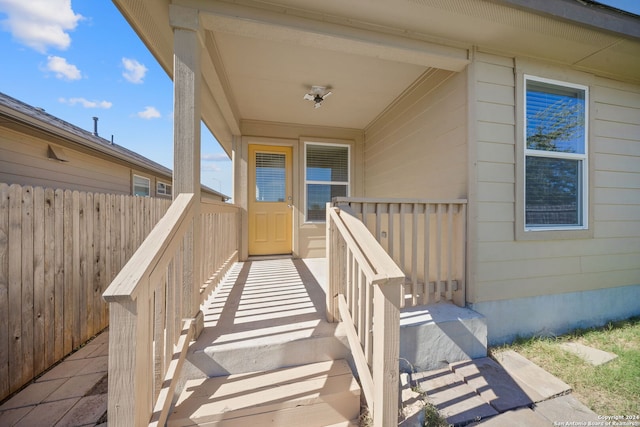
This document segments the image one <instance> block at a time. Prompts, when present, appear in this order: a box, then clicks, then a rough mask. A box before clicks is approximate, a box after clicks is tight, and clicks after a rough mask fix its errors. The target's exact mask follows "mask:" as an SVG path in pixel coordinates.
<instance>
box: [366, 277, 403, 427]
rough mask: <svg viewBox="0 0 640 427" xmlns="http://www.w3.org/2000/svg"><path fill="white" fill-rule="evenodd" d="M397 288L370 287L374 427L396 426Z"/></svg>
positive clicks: (389, 285)
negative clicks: (371, 288)
mask: <svg viewBox="0 0 640 427" xmlns="http://www.w3.org/2000/svg"><path fill="white" fill-rule="evenodd" d="M400 286H402V285H401V283H400V282H399V281H398V282H397V283H396V282H387V283H384V284H374V285H373V310H374V312H373V336H374V337H373V364H372V371H373V372H372V373H373V384H374V391H373V396H374V402H375V403H374V407H373V425H374V426H375V427H386V426H393V425H397V424H398V390H399V388H398V387H399V376H400V372H399V369H400V366H399V357H400V310H399V306H400Z"/></svg>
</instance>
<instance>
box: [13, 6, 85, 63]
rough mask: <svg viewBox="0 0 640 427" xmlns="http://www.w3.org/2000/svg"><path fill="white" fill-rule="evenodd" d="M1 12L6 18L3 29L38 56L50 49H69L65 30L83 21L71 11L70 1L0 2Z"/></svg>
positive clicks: (68, 37)
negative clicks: (35, 51) (36, 52)
mask: <svg viewBox="0 0 640 427" xmlns="http://www.w3.org/2000/svg"><path fill="white" fill-rule="evenodd" d="M0 11H1V12H4V13H5V14H6V15H7V18H6V19H4V20H3V21H2V22H1V24H2V28H3V29H4V30H5V31H9V32H10V33H11V34H12V35H13V37H14V38H16V39H17V40H18V41H19V42H20V43H22V44H25V45H27V46H29V47H31V48H33V49H35V50H37V51H38V52H40V53H45V52H46V51H47V49H48V48H49V47H54V48H56V49H61V50H64V49H66V48H68V47H69V45H70V44H71V37H70V36H69V34H68V31H72V30H74V29H75V28H76V26H77V25H78V21H80V20H81V19H83V16H82V15H80V14H77V13H75V12H74V11H73V9H71V0H28V1H25V0H0Z"/></svg>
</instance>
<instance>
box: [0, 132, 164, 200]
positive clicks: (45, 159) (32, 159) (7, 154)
mask: <svg viewBox="0 0 640 427" xmlns="http://www.w3.org/2000/svg"><path fill="white" fill-rule="evenodd" d="M63 144H64V141H59V140H55V142H54V141H52V140H48V139H45V138H43V137H39V136H34V135H31V134H28V133H22V132H19V131H16V130H13V129H7V128H1V127H0V182H4V183H8V184H20V185H32V186H42V187H49V188H62V189H70V190H78V191H88V192H94V193H109V194H132V188H133V187H132V182H133V181H132V180H133V175H134V174H135V175H139V176H142V177H145V178H148V179H149V180H150V195H151V196H152V197H156V196H157V197H167V198H170V196H163V195H158V194H156V190H157V182H164V183H168V184H170V183H171V179H170V178H167V177H161V176H157V175H155V174H153V173H150V172H148V171H144V170H140V169H138V168H134V167H132V166H127V165H125V164H123V162H114V161H110V160H108V159H105V158H102V157H97V156H93V155H90V154H87V153H84V152H81V151H78V150H75V149H73V148H71V147H70V146H68V145H63ZM49 146H52V147H53V148H54V149H62V152H63V153H64V155H65V156H66V158H67V160H68V161H64V162H62V161H58V160H53V159H50V158H49V152H48V150H49Z"/></svg>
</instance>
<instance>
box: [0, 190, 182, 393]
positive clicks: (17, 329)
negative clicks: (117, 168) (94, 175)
mask: <svg viewBox="0 0 640 427" xmlns="http://www.w3.org/2000/svg"><path fill="white" fill-rule="evenodd" d="M170 203H171V201H170V200H164V199H150V198H141V197H133V196H125V195H109V194H97V193H96V194H94V193H86V192H78V191H71V190H59V189H58V190H53V189H50V188H41V187H30V186H24V187H22V186H19V185H15V184H14V185H11V186H9V185H7V184H0V399H2V398H4V397H6V396H8V395H9V394H10V393H12V392H13V391H15V390H17V389H19V388H20V387H21V386H22V385H24V384H26V383H27V382H29V381H30V380H31V379H32V378H34V377H35V376H36V375H38V374H40V373H41V372H43V371H44V370H45V369H47V368H48V367H50V366H51V365H53V364H54V363H55V362H57V361H58V360H60V359H62V358H63V357H64V356H65V355H67V354H69V353H70V352H71V351H72V350H73V349H75V348H76V347H78V346H79V345H80V344H82V343H84V342H85V341H86V340H87V339H89V338H90V337H92V336H93V335H95V334H96V333H98V332H99V331H101V330H102V329H104V328H105V327H106V326H107V325H108V311H107V304H105V302H104V301H103V299H102V292H103V291H104V290H105V289H106V288H107V286H108V284H109V282H110V281H111V279H113V277H115V275H116V273H117V272H118V271H119V270H120V269H121V268H122V266H123V265H124V264H125V263H126V262H127V260H128V259H129V258H130V257H131V255H132V254H133V253H134V251H135V250H136V248H137V247H138V246H139V245H140V244H141V243H142V241H143V240H144V238H145V237H146V236H147V234H149V232H150V231H151V229H152V227H153V225H154V224H155V223H156V222H157V221H158V220H159V219H160V218H161V217H162V215H163V214H164V213H165V211H166V210H167V208H168V207H169V205H170Z"/></svg>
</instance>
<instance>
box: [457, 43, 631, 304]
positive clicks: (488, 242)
mask: <svg viewBox="0 0 640 427" xmlns="http://www.w3.org/2000/svg"><path fill="white" fill-rule="evenodd" d="M476 61H477V62H476V64H475V65H476V67H475V70H476V84H477V87H478V89H477V92H476V93H477V101H476V106H475V107H476V110H477V113H476V114H477V123H476V133H475V134H476V138H477V160H478V161H477V177H478V180H477V198H478V218H477V224H476V225H477V232H476V234H475V235H473V236H469V238H470V239H476V242H477V258H476V265H475V266H474V267H475V268H474V271H475V280H474V281H473V283H470V284H469V286H473V292H471V293H470V295H473V300H471V301H470V302H472V303H476V302H483V301H496V300H507V299H512V298H519V297H531V296H540V295H551V294H560V293H569V292H579V291H587V290H596V289H604V288H613V287H619V286H625V285H637V284H640V261H639V260H640V87H638V86H637V85H631V84H625V83H620V82H615V81H611V80H608V79H604V78H597V77H594V76H590V75H587V74H585V73H579V72H574V71H571V70H567V69H565V68H556V67H554V66H550V65H546V64H538V63H536V62H535V61H532V60H520V59H518V60H517V62H518V71H519V73H520V72H521V73H526V74H530V75H535V76H538V77H543V78H551V79H558V80H562V81H566V82H571V83H575V84H583V85H586V86H588V87H589V91H590V97H591V102H590V105H589V114H590V121H589V125H590V130H589V144H590V147H589V148H590V153H589V161H590V197H591V200H590V208H591V209H590V212H591V215H592V221H591V225H590V226H591V227H592V231H593V237H589V238H575V239H572V238H568V239H562V240H535V241H527V240H517V241H516V240H515V235H514V230H515V226H516V225H515V215H516V212H517V209H516V205H515V204H516V201H515V197H514V194H515V192H516V187H515V186H516V185H521V180H519V179H516V172H515V171H516V161H518V159H516V158H515V155H514V153H516V152H517V150H516V146H515V144H516V143H519V144H522V141H521V139H519V138H517V135H516V128H515V123H516V117H517V115H516V114H517V113H516V112H517V111H519V110H518V109H517V107H516V105H515V101H514V100H515V99H516V96H515V94H516V92H515V90H516V89H515V87H516V78H518V77H519V75H515V74H514V70H513V60H512V59H510V58H505V57H499V56H494V55H489V54H484V53H478V55H477V56H476ZM509 91H510V92H511V96H508V92H509Z"/></svg>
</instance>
